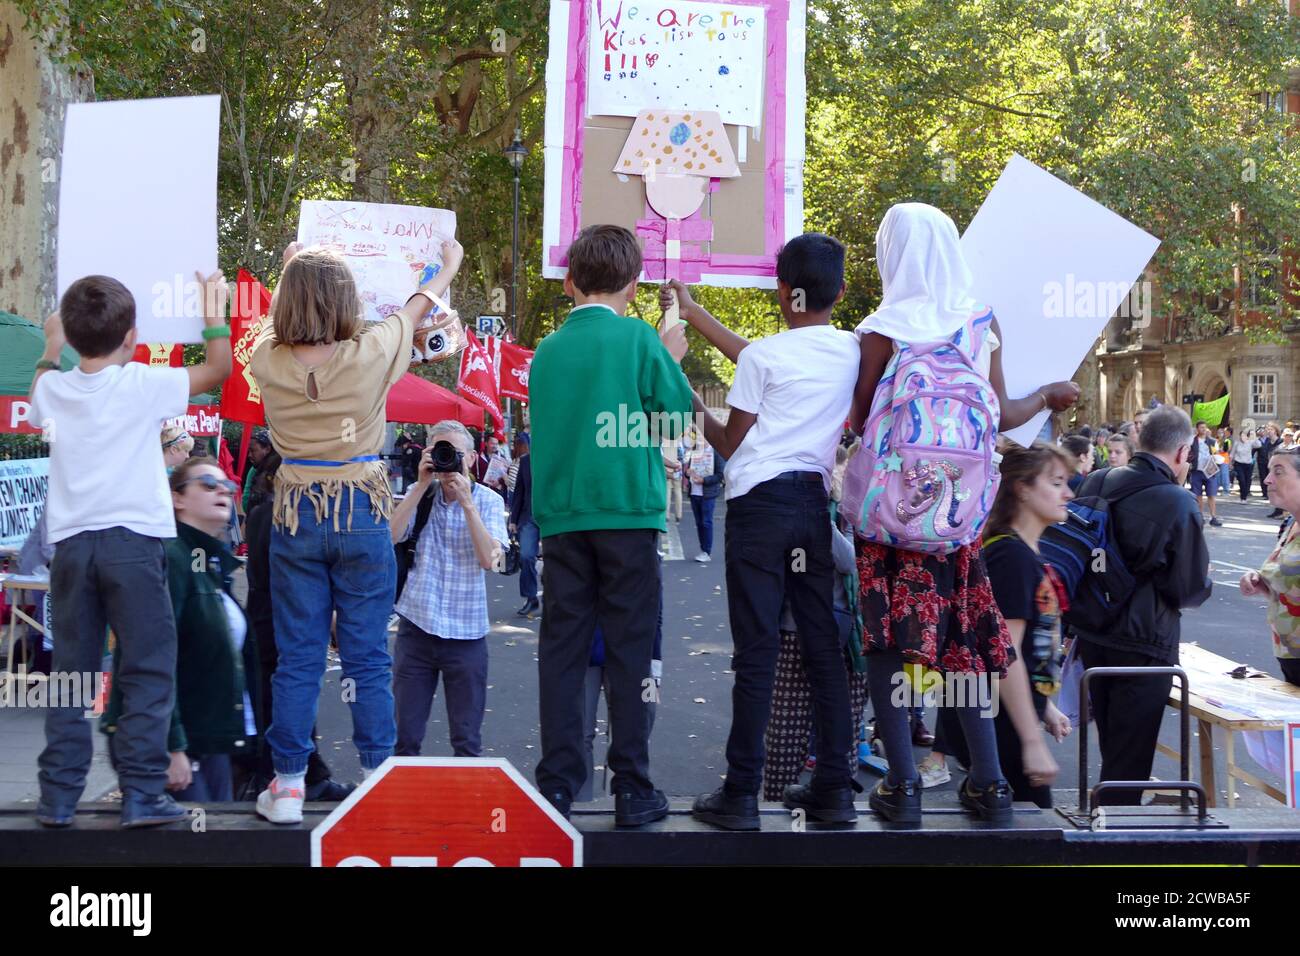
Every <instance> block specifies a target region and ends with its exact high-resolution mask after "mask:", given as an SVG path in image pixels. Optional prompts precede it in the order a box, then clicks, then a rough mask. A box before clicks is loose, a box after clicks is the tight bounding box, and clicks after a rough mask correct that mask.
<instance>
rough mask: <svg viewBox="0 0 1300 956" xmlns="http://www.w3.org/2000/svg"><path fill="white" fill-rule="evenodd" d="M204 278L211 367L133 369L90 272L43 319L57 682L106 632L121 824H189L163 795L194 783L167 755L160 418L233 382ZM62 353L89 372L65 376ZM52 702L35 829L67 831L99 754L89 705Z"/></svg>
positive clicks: (117, 314)
mask: <svg viewBox="0 0 1300 956" xmlns="http://www.w3.org/2000/svg"><path fill="white" fill-rule="evenodd" d="M197 278H198V280H199V282H200V284H201V285H202V287H203V291H204V305H205V315H204V324H205V325H206V326H207V328H205V330H204V333H203V337H204V339H205V340H206V341H207V361H206V362H205V363H204V364H203V365H198V366H193V367H190V368H159V369H155V368H150V367H148V366H146V365H143V364H141V363H137V362H131V360H130V359H131V355H132V353H134V351H135V346H136V328H135V300H134V298H133V297H132V295H131V293H130V292H129V291H128V290H127V289H126V287H125V286H123V285H122V284H121V283H120V282H118V281H117V280H116V279H111V278H109V277H108V276H86V277H85V278H82V279H78V280H77V281H76V282H74V283H73V284H72V285H71V286H69V288H68V290H67V292H65V293H64V294H63V298H62V300H61V301H60V303H59V311H58V312H55V313H54V314H53V315H51V316H50V317H49V318H48V319H46V320H45V353H44V355H43V356H42V357H41V360H40V361H39V362H37V363H36V377H35V378H34V379H33V381H32V390H31V415H30V421H32V422H33V423H36V424H39V425H40V426H41V427H42V428H43V429H44V430H45V436H46V441H48V442H49V445H50V484H49V494H48V497H47V499H46V502H45V513H44V515H45V522H46V528H47V533H48V536H49V542H50V543H51V544H52V545H57V548H56V549H55V552H54V559H53V561H52V563H51V566H50V599H51V601H52V602H53V612H54V618H55V620H57V621H58V622H59V623H58V636H57V637H56V638H55V641H54V662H53V667H52V675H51V676H53V674H78V675H80V674H87V673H90V674H93V673H98V672H99V671H100V670H101V662H102V660H103V656H104V640H105V635H106V632H107V630H108V629H109V628H111V629H112V631H113V633H114V635H115V636H116V638H117V641H118V644H119V645H120V647H121V652H122V653H121V660H120V662H119V664H118V668H117V671H116V673H115V678H114V679H115V680H116V681H117V684H118V686H119V687H121V688H122V691H123V694H124V699H123V712H122V717H121V720H120V722H119V725H118V732H117V737H116V747H115V753H116V758H117V771H118V777H119V780H120V782H121V787H122V825H123V826H125V827H142V826H152V825H155V824H160V823H171V822H173V821H176V820H183V819H185V818H186V817H187V813H186V810H185V808H184V807H182V806H181V805H180V804H178V803H177V802H176V801H175V800H173V799H172V798H171V797H170V796H168V795H167V794H166V793H165V792H164V790H165V789H166V788H168V787H170V788H172V789H180V788H182V787H184V786H186V785H188V783H189V781H188V779H187V778H188V775H189V769H188V768H189V761H188V759H187V758H186V757H185V754H183V753H182V754H180V755H179V758H180V759H175V757H172V758H169V756H168V753H167V731H168V727H169V725H170V722H171V713H172V706H173V700H174V696H175V678H176V627H175V622H174V620H173V617H172V608H171V597H170V593H169V591H168V588H167V570H166V559H165V557H164V554H163V542H162V539H163V538H173V537H175V536H176V522H175V519H174V517H173V514H172V501H171V495H170V493H169V492H168V489H167V474H166V471H165V469H164V466H163V459H162V446H161V445H160V444H159V442H158V431H159V428H160V427H161V424H162V422H163V420H165V419H168V418H174V417H176V416H178V415H183V414H184V413H185V409H186V407H187V405H188V403H189V397H190V396H191V395H195V394H198V393H199V392H205V391H207V390H208V389H211V388H215V387H216V386H218V385H220V384H221V383H222V382H223V381H224V380H225V378H226V376H227V375H228V374H230V366H231V355H230V326H229V325H227V324H226V319H225V313H226V295H227V291H226V281H225V278H224V277H223V276H222V274H221V273H220V272H216V273H214V274H213V275H211V276H209V277H208V278H207V279H204V278H203V276H201V275H199V276H197ZM65 343H66V344H68V345H71V346H72V347H73V348H74V349H76V351H77V353H78V354H79V355H80V356H81V364H80V365H79V366H78V367H77V368H75V369H72V370H71V371H68V372H60V371H58V369H59V356H60V355H61V353H62V351H63V347H64V345H65ZM205 563H206V562H205ZM54 703H56V702H54V701H51V706H50V708H49V710H48V712H47V713H46V717H45V750H44V751H43V752H42V753H41V756H40V759H39V761H38V763H39V766H40V774H39V779H40V787H41V798H40V802H39V803H38V804H37V807H36V819H37V820H39V821H40V822H41V823H42V824H44V825H46V826H52V827H66V826H69V825H71V823H72V821H73V816H74V815H75V813H76V808H77V801H78V800H79V799H80V798H81V792H82V790H83V789H84V788H85V785H86V774H87V772H88V771H89V770H90V761H91V757H92V755H93V750H94V748H93V744H92V739H91V727H90V723H89V722H88V721H87V720H86V718H85V716H84V707H81V706H53V705H54ZM64 703H82V702H79V701H70V702H69V701H65V702H64Z"/></svg>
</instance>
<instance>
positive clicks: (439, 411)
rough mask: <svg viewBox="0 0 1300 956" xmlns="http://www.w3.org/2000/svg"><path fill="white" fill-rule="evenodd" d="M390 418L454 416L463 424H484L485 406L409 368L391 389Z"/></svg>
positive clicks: (421, 420) (429, 420)
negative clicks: (436, 383) (415, 373)
mask: <svg viewBox="0 0 1300 956" xmlns="http://www.w3.org/2000/svg"><path fill="white" fill-rule="evenodd" d="M387 412H388V420H389V421H390V422H401V423H403V424H411V425H416V424H418V425H432V424H433V423H434V422H440V421H442V420H443V419H445V418H451V419H454V420H456V421H458V422H460V423H461V424H462V425H471V426H473V427H474V428H482V427H483V409H482V407H480V406H478V405H475V404H474V403H473V402H471V401H467V400H466V399H463V398H461V397H460V396H459V395H457V394H456V393H455V392H453V391H450V390H449V389H445V388H443V387H442V386H441V385H435V384H434V383H433V382H430V381H428V380H427V379H423V378H420V376H418V375H414V374H412V373H411V372H407V373H406V374H405V375H403V376H402V377H401V378H400V379H398V381H397V384H396V385H394V386H393V387H392V389H391V390H390V391H389V393H388V405H387Z"/></svg>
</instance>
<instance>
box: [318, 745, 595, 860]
mask: <svg viewBox="0 0 1300 956" xmlns="http://www.w3.org/2000/svg"><path fill="white" fill-rule="evenodd" d="M311 865H312V866H581V865H582V835H581V834H580V833H579V832H578V831H577V830H575V829H574V828H573V826H572V825H571V824H570V823H569V821H567V820H565V819H564V817H562V816H560V813H559V811H557V810H556V809H555V808H554V807H553V806H551V804H550V803H548V802H547V801H546V800H545V799H544V798H543V797H542V795H541V794H539V793H538V792H537V791H536V790H534V789H533V788H532V786H530V785H529V783H528V782H527V781H526V780H525V779H524V778H523V777H522V776H521V775H520V774H519V771H517V770H515V768H514V767H512V766H511V765H510V762H509V761H508V760H502V759H499V758H493V759H487V758H469V757H460V758H452V757H389V758H388V759H387V760H386V761H384V763H383V766H381V767H380V768H379V769H378V770H376V771H375V772H374V773H373V774H371V775H370V779H368V780H367V781H366V782H365V783H363V784H362V785H361V786H360V787H358V788H357V789H356V791H355V792H353V793H352V794H351V795H350V796H349V797H348V798H347V799H346V800H344V801H343V802H342V803H341V804H339V806H338V809H336V810H335V811H334V812H333V813H331V814H330V815H329V816H328V817H326V818H325V821H324V822H323V823H321V824H319V825H318V826H317V827H316V828H315V829H314V830H312V833H311Z"/></svg>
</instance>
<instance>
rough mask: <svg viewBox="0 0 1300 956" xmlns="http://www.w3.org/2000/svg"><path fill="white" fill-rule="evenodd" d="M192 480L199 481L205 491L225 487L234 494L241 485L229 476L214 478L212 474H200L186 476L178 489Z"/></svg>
mask: <svg viewBox="0 0 1300 956" xmlns="http://www.w3.org/2000/svg"><path fill="white" fill-rule="evenodd" d="M192 481H197V482H198V483H199V484H200V485H202V486H203V490H204V491H216V490H217V489H219V488H224V489H225V490H226V491H228V492H230V493H231V494H232V495H233V494H234V493H235V492H237V491H238V490H239V485H237V484H235V483H234V482H233V481H231V480H230V479H229V478H213V477H212V476H211V475H199V476H197V477H195V478H186V479H185V480H184V481H182V482H181V483H180V484H179V485H177V486H176V490H177V491H180V490H181V489H182V488H184V487H185V486H186V485H188V484H189V483H190V482H192Z"/></svg>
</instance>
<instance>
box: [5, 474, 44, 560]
mask: <svg viewBox="0 0 1300 956" xmlns="http://www.w3.org/2000/svg"><path fill="white" fill-rule="evenodd" d="M49 487H50V460H49V459H48V458H19V459H16V460H13V461H0V546H3V547H7V548H10V547H12V548H17V547H19V546H21V545H22V543H23V542H24V541H26V540H27V536H28V535H29V534H31V531H32V529H33V528H35V527H36V522H37V520H39V519H40V516H41V510H42V509H43V508H44V507H45V495H46V492H47V491H48V490H49Z"/></svg>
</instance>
